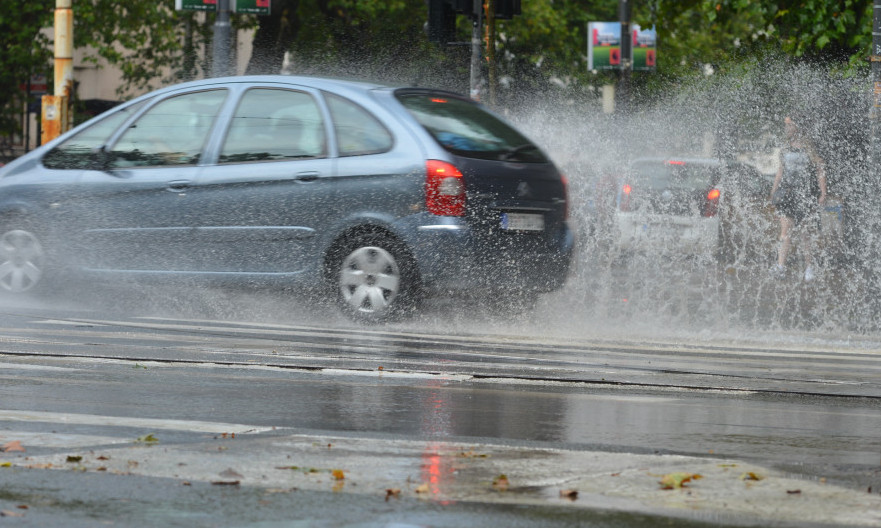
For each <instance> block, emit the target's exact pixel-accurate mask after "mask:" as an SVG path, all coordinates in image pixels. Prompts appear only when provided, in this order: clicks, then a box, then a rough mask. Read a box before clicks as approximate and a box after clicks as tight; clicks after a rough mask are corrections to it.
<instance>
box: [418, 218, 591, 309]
mask: <svg viewBox="0 0 881 528" xmlns="http://www.w3.org/2000/svg"><path fill="white" fill-rule="evenodd" d="M421 220H422V221H421V222H418V223H416V224H414V225H412V226H411V229H408V230H407V231H408V232H409V236H408V240H407V242H408V245H409V246H410V247H411V248H412V251H413V253H414V257H415V258H416V261H417V262H418V264H419V269H420V273H421V276H422V280H423V283H424V285H425V286H426V287H427V288H428V289H429V290H433V291H444V292H456V291H460V292H461V291H467V292H468V293H469V294H478V295H479V294H481V293H491V292H506V293H510V292H512V291H517V290H522V291H530V292H536V293H543V292H550V291H555V290H558V289H560V288H561V287H562V286H563V284H564V283H565V281H566V278H567V276H568V274H569V266H570V262H571V260H572V253H573V247H574V236H573V233H572V230H571V229H570V227H569V226H568V224H563V225H562V226H561V227H560V228H558V229H556V230H553V231H551V232H548V233H541V234H538V233H535V234H533V233H512V234H499V233H496V234H493V235H485V234H483V233H482V232H479V231H482V230H480V229H478V228H475V227H473V226H470V225H468V224H467V223H466V222H464V221H463V220H461V219H458V218H450V217H423V218H422V219H421Z"/></svg>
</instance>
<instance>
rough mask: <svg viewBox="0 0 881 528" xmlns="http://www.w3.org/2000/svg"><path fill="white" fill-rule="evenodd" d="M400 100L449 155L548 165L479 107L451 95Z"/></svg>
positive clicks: (402, 97) (416, 95)
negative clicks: (450, 153)
mask: <svg viewBox="0 0 881 528" xmlns="http://www.w3.org/2000/svg"><path fill="white" fill-rule="evenodd" d="M396 96H397V98H398V100H399V101H400V102H401V104H403V105H404V107H405V108H406V109H407V110H409V111H410V113H411V114H413V116H414V117H415V118H416V120H417V121H419V123H420V124H421V125H422V126H424V127H425V129H426V130H428V132H429V133H430V134H431V135H432V136H433V137H434V139H435V140H436V141H437V142H438V143H439V144H440V145H441V146H443V147H444V148H445V149H446V150H448V151H449V152H452V153H453V154H456V155H459V156H465V157H469V158H479V159H488V160H500V161H517V162H524V163H546V162H547V158H546V157H545V155H544V153H542V151H541V150H540V149H539V148H538V147H537V146H535V145H534V144H533V143H532V142H530V141H529V140H528V139H526V138H525V137H524V136H523V135H522V134H521V133H520V132H518V131H517V130H515V129H514V128H513V127H511V126H510V125H508V124H507V123H505V122H504V121H502V120H500V119H499V118H497V117H496V116H494V115H492V114H491V113H489V112H487V111H486V110H484V109H483V108H481V107H480V105H478V104H476V103H474V102H472V101H468V100H465V99H460V98H458V97H451V96H448V95H439V94H430V93H406V92H404V93H398V94H396Z"/></svg>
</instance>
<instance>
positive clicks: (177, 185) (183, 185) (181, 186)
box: [165, 180, 190, 193]
mask: <svg viewBox="0 0 881 528" xmlns="http://www.w3.org/2000/svg"><path fill="white" fill-rule="evenodd" d="M189 186H190V181H189V180H176V181H171V182H168V186H167V187H165V188H166V189H167V190H168V191H170V192H176V193H182V192H184V191H186V190H187V188H188V187H189Z"/></svg>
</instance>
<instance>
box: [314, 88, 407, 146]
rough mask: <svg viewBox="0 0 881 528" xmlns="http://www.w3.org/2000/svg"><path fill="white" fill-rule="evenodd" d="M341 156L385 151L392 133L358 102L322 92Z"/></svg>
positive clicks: (390, 140) (391, 141) (390, 141)
mask: <svg viewBox="0 0 881 528" xmlns="http://www.w3.org/2000/svg"><path fill="white" fill-rule="evenodd" d="M325 99H326V100H327V106H328V108H330V115H331V117H333V128H334V132H335V133H336V140H337V144H338V145H339V151H340V156H362V155H365V154H379V153H382V152H388V151H389V150H391V148H392V143H393V140H392V135H391V134H390V133H389V131H388V130H386V128H385V127H384V126H382V123H380V122H379V120H378V119H376V118H375V117H373V116H372V115H371V114H370V113H369V112H368V111H367V110H365V109H364V108H362V107H361V106H359V105H357V104H355V103H353V102H352V101H349V100H348V99H344V98H342V97H339V96H337V95H333V94H325Z"/></svg>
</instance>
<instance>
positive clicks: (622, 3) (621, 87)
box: [618, 0, 633, 113]
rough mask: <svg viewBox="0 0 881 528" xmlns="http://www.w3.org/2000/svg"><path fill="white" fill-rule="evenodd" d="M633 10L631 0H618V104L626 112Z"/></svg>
mask: <svg viewBox="0 0 881 528" xmlns="http://www.w3.org/2000/svg"><path fill="white" fill-rule="evenodd" d="M632 10H633V4H632V3H631V1H630V0H619V1H618V19H619V20H620V21H621V72H620V73H621V75H620V77H619V80H618V97H619V105H618V106H619V108H620V109H621V111H622V112H624V113H626V112H628V111H630V73H631V70H632V68H633V65H632V64H631V62H632V61H631V58H630V55H631V48H632V43H631V40H630V39H631V35H630V15H631V13H632Z"/></svg>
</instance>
